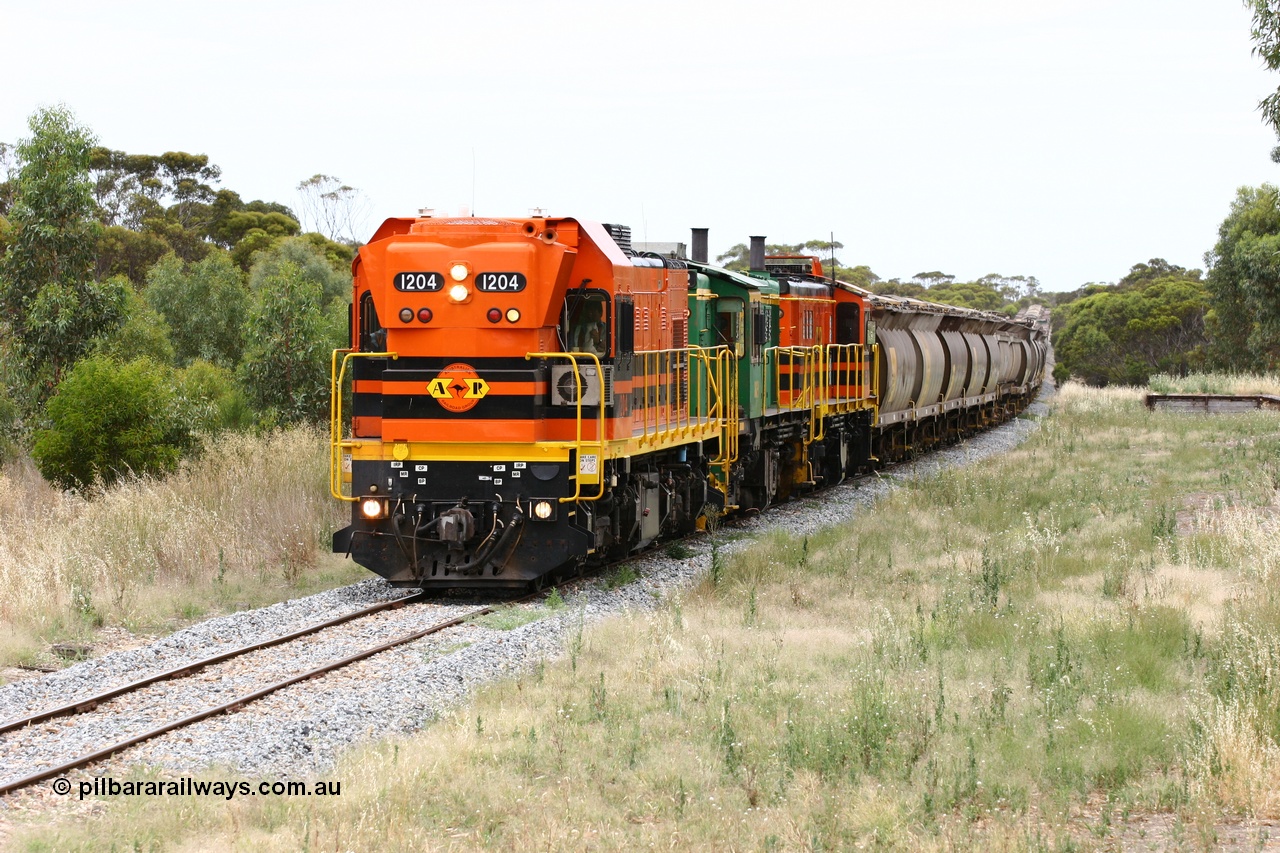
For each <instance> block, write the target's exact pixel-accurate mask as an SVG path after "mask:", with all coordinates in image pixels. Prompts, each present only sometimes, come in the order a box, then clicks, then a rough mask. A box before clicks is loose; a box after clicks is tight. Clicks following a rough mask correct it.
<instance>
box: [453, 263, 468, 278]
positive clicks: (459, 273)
mask: <svg viewBox="0 0 1280 853" xmlns="http://www.w3.org/2000/svg"><path fill="white" fill-rule="evenodd" d="M470 274H471V270H469V269H467V265H466V264H454V265H453V266H451V267H449V278H451V279H453V280H454V281H466V280H467V276H468V275H470Z"/></svg>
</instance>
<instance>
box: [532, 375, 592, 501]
mask: <svg viewBox="0 0 1280 853" xmlns="http://www.w3.org/2000/svg"><path fill="white" fill-rule="evenodd" d="M535 358H565V359H568V360H569V363H570V364H571V365H573V381H574V383H575V385H576V387H577V392H578V393H577V402H576V405H575V411H576V417H575V421H576V426H575V429H576V432H575V437H574V454H573V464H574V465H575V466H576V468H577V470H576V471H575V472H574V475H573V494H572V495H571V496H569V497H564V498H559V502H560V503H562V504H565V503H574V502H575V501H580V500H585V501H598V500H600V498H602V497H604V455H605V438H604V409H605V405H604V392H605V388H604V368H603V367H602V366H601V364H600V357H599V356H598V355H596V354H595V353H593V352H527V353H525V354H524V359H525V361H531V360H533V359H535ZM580 358H589V359H591V361H592V362H593V363H594V364H595V366H596V377H597V378H598V379H599V381H600V404H599V405H598V406H596V409H597V412H596V440H595V441H594V442H590V443H589V444H590V446H592V447H595V448H598V449H599V451H600V454H599V455H598V456H597V457H596V477H597V479H599V481H600V491H599V492H597V493H596V494H595V495H592V496H590V497H588V496H586V495H584V494H582V448H583V447H584V446H587V445H588V442H584V441H583V440H582V396H583V394H582V388H583V384H582V371H581V369H580V368H579V367H578V359H580Z"/></svg>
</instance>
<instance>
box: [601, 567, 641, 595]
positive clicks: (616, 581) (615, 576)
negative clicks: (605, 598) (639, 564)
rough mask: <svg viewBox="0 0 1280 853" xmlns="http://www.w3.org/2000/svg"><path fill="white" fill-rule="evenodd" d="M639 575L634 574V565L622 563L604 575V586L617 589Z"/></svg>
mask: <svg viewBox="0 0 1280 853" xmlns="http://www.w3.org/2000/svg"><path fill="white" fill-rule="evenodd" d="M639 577H640V576H639V575H638V574H636V570H635V567H634V566H632V565H631V564H630V563H623V564H622V565H621V566H618V567H617V568H616V569H614V570H613V571H611V572H609V574H607V575H605V578H604V588H605V589H617V588H619V587H623V586H626V585H627V584H629V583H632V582H633V581H635V580H636V579H637V578H639Z"/></svg>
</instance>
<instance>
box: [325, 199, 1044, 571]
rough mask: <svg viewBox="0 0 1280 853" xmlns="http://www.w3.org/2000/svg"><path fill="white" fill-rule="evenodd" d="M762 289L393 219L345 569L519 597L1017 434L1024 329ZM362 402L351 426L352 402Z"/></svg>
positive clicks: (382, 262) (790, 289) (346, 444)
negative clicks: (904, 460)
mask: <svg viewBox="0 0 1280 853" xmlns="http://www.w3.org/2000/svg"><path fill="white" fill-rule="evenodd" d="M763 246H764V238H762V237H761V238H752V249H751V272H750V273H737V272H732V271H729V270H725V269H720V268H718V267H715V266H712V265H710V264H708V263H707V262H706V231H705V229H698V230H695V232H694V239H693V247H694V248H693V251H692V252H691V254H692V255H693V258H692V259H689V260H686V259H671V258H667V257H660V256H658V255H655V254H650V253H644V252H637V251H634V250H633V249H632V246H631V240H630V233H629V231H628V229H626V228H625V227H622V226H616V225H602V224H598V223H593V222H585V221H579V220H575V219H568V218H551V217H545V218H544V217H530V218H522V219H479V218H462V219H447V218H444V219H441V218H431V217H426V216H423V217H418V218H412V219H409V218H406V219H390V220H387V221H386V222H385V223H383V225H382V227H381V228H379V229H378V231H377V233H376V234H375V235H374V236H373V239H372V240H370V241H369V243H368V244H367V245H365V246H364V247H362V248H361V249H360V252H359V254H358V256H357V257H356V259H355V261H354V263H353V273H354V304H353V307H352V313H353V317H352V337H351V345H350V348H349V349H344V350H339V351H337V352H335V353H334V360H333V382H332V385H333V387H332V394H333V397H332V399H333V406H332V418H331V437H332V441H331V445H332V446H331V450H332V458H331V476H330V490H331V492H332V493H333V495H334V497H335V498H338V499H340V500H343V501H348V502H350V504H351V506H352V522H351V525H350V526H348V527H346V528H344V529H342V530H340V531H339V532H337V533H336V534H335V535H334V541H333V547H334V550H335V551H337V552H339V553H348V554H350V555H351V556H352V557H353V558H354V559H355V560H356V562H358V563H359V564H361V565H363V566H366V567H368V568H369V569H372V570H373V571H374V572H377V573H378V574H379V575H382V576H383V577H385V578H386V579H387V580H389V581H390V582H391V583H392V584H394V585H396V586H402V587H423V588H428V589H430V588H458V587H476V588H480V587H524V586H529V585H538V584H540V583H541V582H542V581H543V580H544V579H546V578H548V577H549V576H553V575H557V574H561V573H569V572H575V571H580V570H581V569H583V568H584V567H586V566H588V565H591V564H594V563H600V562H604V561H606V560H611V559H616V558H619V557H622V556H625V555H626V554H628V553H630V552H633V551H636V550H638V549H641V548H644V547H646V546H648V545H649V544H651V543H653V542H654V541H657V540H660V539H662V538H665V537H672V536H679V535H683V534H686V533H689V532H691V531H693V530H695V529H696V528H697V527H698V526H699V524H700V523H701V519H702V518H703V517H704V516H705V515H707V514H719V513H724V512H732V511H741V510H746V509H752V508H756V509H759V508H764V507H766V506H768V505H769V504H771V503H774V502H777V501H781V500H786V499H787V498H789V497H791V496H793V495H795V494H797V493H801V492H804V491H807V490H812V489H815V488H818V487H821V486H829V485H833V484H836V483H839V482H840V481H841V480H843V479H845V478H846V477H849V476H851V475H854V474H857V473H858V472H861V471H866V470H869V469H872V468H874V467H875V466H877V465H878V464H881V463H883V462H885V461H888V460H892V459H896V458H900V457H902V456H904V455H906V454H909V453H912V452H915V451H918V450H921V449H924V448H927V447H928V446H930V445H933V444H937V443H940V442H947V441H953V440H956V439H958V438H960V437H962V436H964V435H965V434H968V433H970V432H972V431H974V430H976V429H980V428H983V427H986V426H989V425H992V424H995V423H998V422H1000V421H1002V420H1005V419H1007V418H1009V417H1011V416H1013V415H1014V414H1016V413H1017V412H1018V411H1019V410H1021V409H1022V408H1023V407H1024V406H1025V405H1026V404H1027V403H1028V402H1030V401H1031V399H1032V398H1033V397H1034V395H1035V393H1036V391H1037V389H1038V387H1039V385H1040V381H1041V377H1042V375H1043V372H1044V364H1045V350H1046V346H1047V334H1046V332H1045V331H1044V330H1043V326H1040V327H1037V326H1036V325H1035V323H1034V322H1033V321H1031V320H1025V321H1024V320H1018V319H1010V318H1008V317H1005V316H1003V315H997V314H990V313H983V312H977V311H970V310H964V309H958V308H951V307H947V306H942V305H935V304H932V303H927V302H921V301H918V300H911V299H899V298H893V297H885V296H877V295H874V294H871V293H868V292H866V291H864V290H861V289H859V288H857V287H855V286H853V285H849V284H846V283H843V282H839V281H833V280H831V279H828V278H825V277H824V275H823V269H822V266H821V263H820V262H819V261H818V260H817V259H815V258H810V257H801V256H786V257H765V255H764V249H763ZM348 391H349V392H350V397H349V402H347V401H348V398H347V396H346V395H347V393H348Z"/></svg>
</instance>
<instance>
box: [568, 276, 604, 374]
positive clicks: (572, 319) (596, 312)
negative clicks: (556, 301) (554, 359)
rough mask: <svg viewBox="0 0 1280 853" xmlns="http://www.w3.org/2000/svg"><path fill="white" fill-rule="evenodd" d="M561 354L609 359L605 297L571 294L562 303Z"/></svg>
mask: <svg viewBox="0 0 1280 853" xmlns="http://www.w3.org/2000/svg"><path fill="white" fill-rule="evenodd" d="M563 326H564V328H566V329H568V330H569V334H568V337H567V338H566V339H565V340H564V348H565V352H589V353H594V354H595V355H596V356H598V357H600V358H605V357H606V356H608V355H609V338H610V333H609V297H608V296H607V295H606V294H604V293H600V292H592V291H588V292H583V293H571V294H570V295H569V296H568V297H567V298H566V299H565V306H564V321H563Z"/></svg>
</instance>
